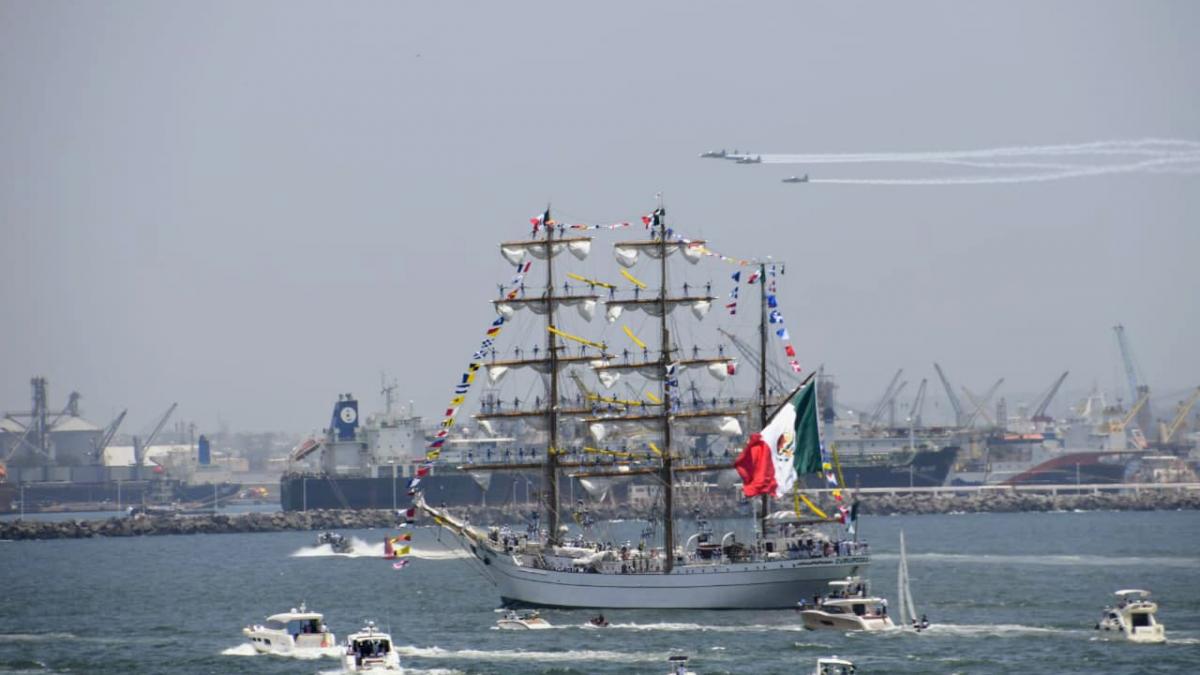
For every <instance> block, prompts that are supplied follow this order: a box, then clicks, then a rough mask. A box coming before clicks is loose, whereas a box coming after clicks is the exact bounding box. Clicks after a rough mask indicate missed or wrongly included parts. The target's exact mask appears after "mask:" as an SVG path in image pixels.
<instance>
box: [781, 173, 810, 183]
mask: <svg viewBox="0 0 1200 675" xmlns="http://www.w3.org/2000/svg"><path fill="white" fill-rule="evenodd" d="M783 182H785V183H807V182H808V174H804V175H803V176H788V177H787V178H784V179H783Z"/></svg>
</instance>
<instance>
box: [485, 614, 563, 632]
mask: <svg viewBox="0 0 1200 675" xmlns="http://www.w3.org/2000/svg"><path fill="white" fill-rule="evenodd" d="M496 626H497V627H498V628H500V630H541V629H543V628H550V622H549V621H546V620H545V619H543V618H542V617H541V615H540V614H538V613H537V612H536V611H534V610H527V611H524V612H514V611H508V612H505V613H504V617H503V618H501V619H499V620H497V621H496Z"/></svg>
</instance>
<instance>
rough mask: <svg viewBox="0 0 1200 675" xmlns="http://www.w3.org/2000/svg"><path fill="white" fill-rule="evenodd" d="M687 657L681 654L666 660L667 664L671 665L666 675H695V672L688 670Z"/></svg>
mask: <svg viewBox="0 0 1200 675" xmlns="http://www.w3.org/2000/svg"><path fill="white" fill-rule="evenodd" d="M687 662H688V657H686V656H684V655H683V654H675V655H673V656H671V657H669V658H667V663H670V664H671V671H670V672H669V673H667V675H696V673H695V671H692V670H688V665H687Z"/></svg>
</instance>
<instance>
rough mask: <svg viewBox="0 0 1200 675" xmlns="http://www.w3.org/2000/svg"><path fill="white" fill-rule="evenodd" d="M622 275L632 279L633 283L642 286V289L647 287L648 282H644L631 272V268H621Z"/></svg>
mask: <svg viewBox="0 0 1200 675" xmlns="http://www.w3.org/2000/svg"><path fill="white" fill-rule="evenodd" d="M621 276H623V277H625V278H626V279H628V280H629V281H630V283H632V284H633V285H634V286H637V287H638V288H642V289H644V288H646V282H644V281H642V280H641V279H638V278H637V277H635V276H633V275H632V274H630V273H629V270H621Z"/></svg>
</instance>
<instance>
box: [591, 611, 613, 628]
mask: <svg viewBox="0 0 1200 675" xmlns="http://www.w3.org/2000/svg"><path fill="white" fill-rule="evenodd" d="M588 625H589V626H595V627H596V628H605V627H607V626H608V619H606V618H604V615H603V614H598V615H596V616H593V617H592V618H590V619H588Z"/></svg>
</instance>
